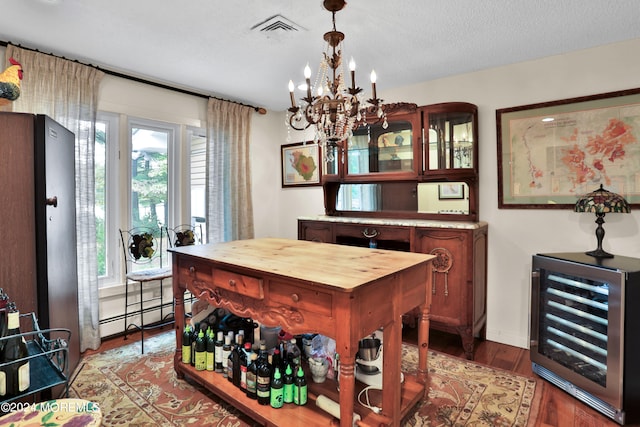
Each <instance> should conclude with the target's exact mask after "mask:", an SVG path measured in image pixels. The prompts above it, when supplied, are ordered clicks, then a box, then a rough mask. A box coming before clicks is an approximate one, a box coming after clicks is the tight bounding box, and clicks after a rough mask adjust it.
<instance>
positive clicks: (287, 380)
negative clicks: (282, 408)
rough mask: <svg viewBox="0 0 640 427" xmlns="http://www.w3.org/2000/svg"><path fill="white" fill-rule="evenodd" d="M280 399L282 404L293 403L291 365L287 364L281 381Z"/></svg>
mask: <svg viewBox="0 0 640 427" xmlns="http://www.w3.org/2000/svg"><path fill="white" fill-rule="evenodd" d="M282 383H283V386H282V398H283V402H284V403H293V371H292V370H291V365H289V364H287V367H286V368H285V371H284V378H283V379H282Z"/></svg>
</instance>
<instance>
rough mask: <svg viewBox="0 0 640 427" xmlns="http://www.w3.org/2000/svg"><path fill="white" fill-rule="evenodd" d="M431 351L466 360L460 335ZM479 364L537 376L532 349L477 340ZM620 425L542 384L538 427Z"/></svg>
mask: <svg viewBox="0 0 640 427" xmlns="http://www.w3.org/2000/svg"><path fill="white" fill-rule="evenodd" d="M169 330H170V327H169V326H166V327H164V328H161V329H157V330H154V331H148V332H145V336H146V337H148V336H151V335H153V334H157V333H162V332H166V331H169ZM415 331H416V330H412V329H411V328H405V331H404V340H405V341H406V342H412V343H415V342H416V334H415ZM139 339H140V334H139V333H134V334H131V335H129V338H128V339H127V340H124V339H123V338H122V337H116V338H111V339H108V340H105V341H103V343H102V345H101V346H100V348H99V349H98V350H95V351H93V350H88V351H86V352H85V353H84V355H90V354H94V353H97V352H102V351H106V350H109V349H112V348H116V347H119V346H122V345H126V344H129V343H132V342H135V341H137V340H139ZM429 348H431V349H433V350H436V351H439V352H442V353H447V354H450V355H452V356H457V357H460V358H464V352H463V351H462V346H461V344H460V338H459V337H458V336H456V335H451V334H446V333H442V332H439V331H433V330H432V331H430V333H429ZM475 361H476V362H478V363H482V364H485V365H489V366H492V367H495V368H500V369H504V370H507V371H512V372H514V373H517V374H520V375H526V376H535V375H534V374H533V372H532V371H531V361H530V360H529V350H525V349H522V348H519V347H513V346H509V345H505V344H499V343H496V342H491V341H479V340H476V350H475ZM618 425H619V424H617V423H616V422H614V421H612V420H610V419H609V418H607V417H605V416H604V415H601V414H600V413H599V412H597V411H596V410H594V409H592V408H590V407H589V406H587V405H585V404H583V403H582V402H580V401H579V400H577V399H576V398H574V397H572V396H570V395H569V394H567V393H565V392H564V391H562V390H560V389H559V388H557V387H556V386H554V385H552V384H550V383H549V382H546V381H544V380H543V381H542V402H541V405H540V409H539V411H538V417H537V419H536V422H535V424H534V427H614V426H618ZM626 425H627V426H639V425H640V424H626Z"/></svg>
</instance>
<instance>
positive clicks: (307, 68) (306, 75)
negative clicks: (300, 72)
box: [304, 63, 311, 99]
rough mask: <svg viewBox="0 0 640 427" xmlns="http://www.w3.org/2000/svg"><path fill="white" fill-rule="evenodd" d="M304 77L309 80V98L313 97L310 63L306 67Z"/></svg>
mask: <svg viewBox="0 0 640 427" xmlns="http://www.w3.org/2000/svg"><path fill="white" fill-rule="evenodd" d="M304 78H305V80H306V81H307V98H309V99H311V68H310V67H309V64H308V63H307V65H306V66H305V67H304Z"/></svg>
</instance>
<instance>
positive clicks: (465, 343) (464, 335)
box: [458, 328, 475, 360]
mask: <svg viewBox="0 0 640 427" xmlns="http://www.w3.org/2000/svg"><path fill="white" fill-rule="evenodd" d="M458 333H459V334H460V338H461V340H462V348H463V350H464V355H465V357H466V358H467V359H468V360H473V348H474V344H475V343H474V338H473V332H472V331H471V329H469V328H459V329H458Z"/></svg>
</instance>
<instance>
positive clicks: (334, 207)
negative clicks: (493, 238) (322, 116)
mask: <svg viewBox="0 0 640 427" xmlns="http://www.w3.org/2000/svg"><path fill="white" fill-rule="evenodd" d="M387 118H388V123H387V124H383V123H377V124H373V125H366V126H362V127H360V128H358V129H357V130H356V131H355V132H354V135H353V136H352V137H351V138H350V139H349V141H348V143H346V144H341V145H334V146H332V147H328V148H327V149H326V150H325V151H324V152H323V175H322V185H323V193H324V202H325V215H321V216H315V217H302V218H299V219H298V238H299V239H301V240H311V241H321V242H328V243H337V244H343V245H356V246H370V247H377V248H380V249H391V250H399V251H411V252H421V253H430V254H433V255H435V256H436V258H435V259H434V260H433V271H432V274H433V278H432V279H433V288H432V306H431V327H432V328H433V329H438V330H442V331H445V332H450V333H456V334H459V335H460V337H461V339H462V345H463V348H464V351H465V354H466V356H467V358H469V359H472V358H473V348H474V337H475V336H479V337H480V338H481V339H484V338H485V328H486V289H487V280H486V277H487V273H486V266H487V230H488V225H487V223H486V222H479V221H478V207H479V203H478V148H477V147H478V146H477V144H478V129H477V107H476V106H475V105H473V104H468V103H463V102H451V103H442V104H435V105H426V106H421V107H418V106H417V105H415V104H393V105H392V106H391V108H390V110H389V111H388V113H387ZM404 320H405V322H406V323H407V324H409V325H413V324H415V320H416V319H415V317H414V314H412V313H410V314H409V315H405V319H404Z"/></svg>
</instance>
